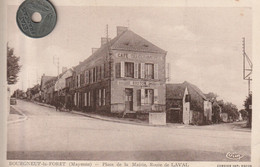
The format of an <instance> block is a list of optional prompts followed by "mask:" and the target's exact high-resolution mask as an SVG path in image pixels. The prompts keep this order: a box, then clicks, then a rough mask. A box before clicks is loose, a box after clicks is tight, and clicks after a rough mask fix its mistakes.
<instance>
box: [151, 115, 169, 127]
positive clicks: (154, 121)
mask: <svg viewBox="0 0 260 167" xmlns="http://www.w3.org/2000/svg"><path fill="white" fill-rule="evenodd" d="M149 124H150V125H166V113H165V112H161V113H149Z"/></svg>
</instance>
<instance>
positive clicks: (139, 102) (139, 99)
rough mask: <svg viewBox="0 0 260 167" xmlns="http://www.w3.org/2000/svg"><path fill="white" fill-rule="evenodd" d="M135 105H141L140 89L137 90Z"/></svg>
mask: <svg viewBox="0 0 260 167" xmlns="http://www.w3.org/2000/svg"><path fill="white" fill-rule="evenodd" d="M136 97H137V106H141V90H140V89H139V90H137V96H136Z"/></svg>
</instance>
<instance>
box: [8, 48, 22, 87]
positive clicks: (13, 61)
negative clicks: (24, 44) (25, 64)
mask: <svg viewBox="0 0 260 167" xmlns="http://www.w3.org/2000/svg"><path fill="white" fill-rule="evenodd" d="M19 60H20V57H17V56H15V55H14V49H13V48H10V47H9V46H8V45H7V83H8V84H9V85H11V84H15V83H16V82H17V81H18V73H19V72H20V69H21V66H20V65H19Z"/></svg>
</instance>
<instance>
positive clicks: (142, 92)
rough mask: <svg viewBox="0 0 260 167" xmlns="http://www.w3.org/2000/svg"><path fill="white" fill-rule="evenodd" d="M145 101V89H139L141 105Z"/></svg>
mask: <svg viewBox="0 0 260 167" xmlns="http://www.w3.org/2000/svg"><path fill="white" fill-rule="evenodd" d="M144 103H145V89H141V105H143V104H144Z"/></svg>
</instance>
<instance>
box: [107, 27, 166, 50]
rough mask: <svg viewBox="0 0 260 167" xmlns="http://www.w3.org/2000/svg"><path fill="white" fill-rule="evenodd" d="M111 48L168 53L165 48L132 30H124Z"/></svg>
mask: <svg viewBox="0 0 260 167" xmlns="http://www.w3.org/2000/svg"><path fill="white" fill-rule="evenodd" d="M111 49H116V50H128V51H129V50H130V51H137V52H151V53H166V51H164V50H163V49H161V48H159V47H157V46H155V45H154V44H152V43H151V42H149V41H147V40H146V39H144V38H143V37H141V36H139V35H137V34H136V33H134V32H133V31H131V30H127V31H125V32H123V33H122V34H121V35H120V37H119V38H118V39H117V40H116V41H115V42H114V43H113V44H112V45H111Z"/></svg>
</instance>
